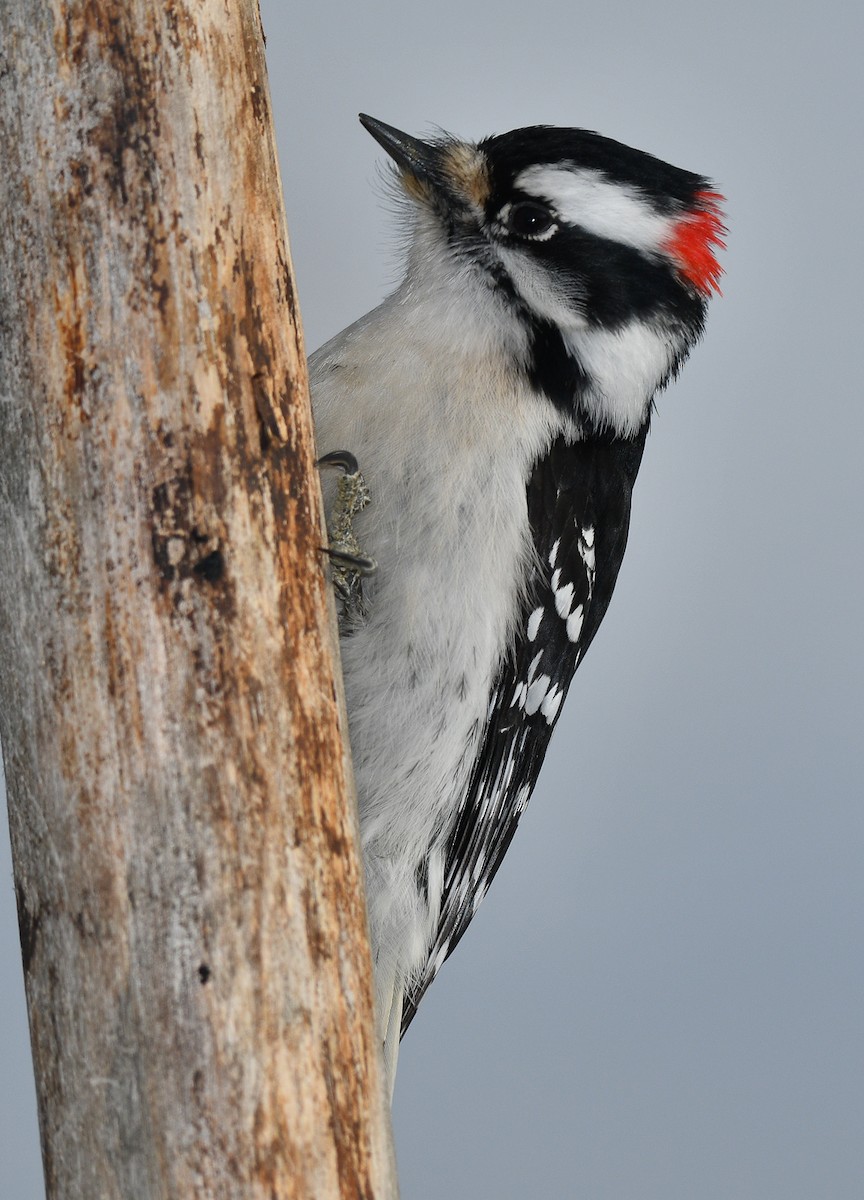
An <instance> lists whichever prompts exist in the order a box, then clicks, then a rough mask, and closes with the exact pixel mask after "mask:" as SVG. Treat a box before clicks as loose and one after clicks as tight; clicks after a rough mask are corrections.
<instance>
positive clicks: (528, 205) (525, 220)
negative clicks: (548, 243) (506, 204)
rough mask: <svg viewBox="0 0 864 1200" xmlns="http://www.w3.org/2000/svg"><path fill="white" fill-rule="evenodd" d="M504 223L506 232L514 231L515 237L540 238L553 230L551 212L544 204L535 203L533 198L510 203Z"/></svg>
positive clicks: (553, 221)
mask: <svg viewBox="0 0 864 1200" xmlns="http://www.w3.org/2000/svg"><path fill="white" fill-rule="evenodd" d="M505 224H506V226H507V231H508V233H515V234H516V235H517V237H527V238H540V237H542V236H543V235H544V234H550V235H551V233H554V231H555V230H554V226H555V218H554V217H553V215H552V213H551V212H550V211H549V209H548V208H547V207H546V205H545V204H537V203H536V201H534V200H523V201H521V202H520V203H519V204H511V205H510V210H509V212H508V213H507V218H506V221H505Z"/></svg>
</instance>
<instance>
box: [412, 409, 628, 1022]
mask: <svg viewBox="0 0 864 1200" xmlns="http://www.w3.org/2000/svg"><path fill="white" fill-rule="evenodd" d="M646 433H647V426H646V428H645V429H644V430H643V431H642V432H641V434H640V435H638V436H637V437H636V438H634V439H632V440H623V439H618V438H612V437H602V436H595V437H592V438H589V439H586V440H584V441H579V442H570V443H568V442H566V441H565V440H564V439H563V438H559V439H558V440H557V441H556V442H555V443H554V444H553V446H552V447H551V449H550V451H549V453H548V454H547V455H546V456H545V457H544V458H543V459H542V460H540V461H538V462H537V463H536V464H535V466H534V468H533V471H532V474H531V477H530V479H529V481H528V487H527V499H528V519H529V522H530V526H531V534H532V538H533V541H534V546H535V550H536V555H535V561H534V565H533V567H532V569H531V579H530V580H529V587H528V588H527V590H526V600H525V603H524V605H523V608H522V612H521V614H520V619H519V624H518V629H517V634H516V638H515V642H514V645H513V646H512V648H511V652H510V653H509V654H508V655H507V656H506V657H505V659H504V660H503V661H502V663H501V666H500V668H499V671H498V676H497V679H496V681H495V684H494V687H493V689H492V693H491V696H490V702H489V709H488V715H487V719H486V725H485V728H484V731H483V734H482V737H481V741H480V745H479V750H478V754H477V758H476V761H475V764H474V768H473V771H472V774H471V778H470V782H469V786H468V788H467V790H466V793H465V796H464V799H463V801H462V804H461V806H460V809H459V812H458V814H457V817H456V820H455V823H454V825H453V828H452V829H451V831H450V834H449V837H448V841H447V846H446V852H445V865H444V890H443V894H442V899H441V909H440V916H439V921H438V926H437V931H436V934H435V937H434V938H433V940H432V943H431V946H430V949H429V953H428V956H427V959H426V963H425V966H424V968H423V970H422V972H421V973H420V974H419V976H418V978H417V979H416V981H415V982H414V984H413V986H412V987H411V988H410V989H409V990H408V992H407V993H406V995H405V999H404V1007H403V1013H402V1033H403V1034H404V1033H405V1030H406V1029H407V1028H408V1026H409V1025H410V1023H411V1020H412V1018H413V1016H414V1014H415V1012H416V1011H417V1007H418V1005H419V1004H420V1001H421V1000H422V998H423V995H424V993H425V992H426V989H427V988H428V986H429V984H430V983H431V982H432V980H433V979H434V977H435V975H436V974H437V972H438V970H439V969H440V967H441V965H442V963H443V962H444V961H445V959H446V958H448V957H449V955H450V954H451V953H452V952H453V950H454V949H455V947H456V945H457V943H458V942H459V940H460V938H461V937H462V935H463V934H464V932H465V930H466V929H467V928H468V925H469V924H470V922H471V919H472V917H473V916H474V913H475V912H476V911H477V908H478V906H479V904H480V901H481V900H482V899H483V897H484V895H485V894H486V892H487V890H488V888H489V885H490V883H491V882H492V879H493V878H494V876H495V873H496V872H497V870H498V868H499V866H500V865H501V861H502V859H503V858H504V855H505V853H506V851H507V848H508V846H509V845H510V841H511V839H512V837H513V834H514V833H515V832H516V827H517V825H518V824H519V818H520V817H521V815H522V813H523V811H524V809H525V806H526V805H527V803H528V800H529V798H530V796H531V793H532V791H533V789H534V785H535V783H536V781H537V776H538V775H539V772H540V767H541V766H542V763H543V758H544V756H545V754H546V749H547V747H548V745H549V739H550V738H551V736H552V730H553V729H554V727H555V724H556V722H557V720H558V716H559V714H560V711H561V705H562V703H563V701H564V698H565V696H566V695H567V691H568V689H569V687H570V682H571V680H572V678H573V675H574V672H575V671H576V668H577V666H578V665H579V663H580V661H581V659H582V657H583V655H584V654H585V651H586V650H587V649H588V646H589V645H590V644H591V642H592V640H593V638H594V635H595V633H596V632H597V629H598V627H599V625H600V622H601V621H602V619H603V616H604V615H605V613H606V609H607V608H608V606H609V601H610V599H611V597H612V591H613V589H614V586H615V581H616V579H617V577H618V570H619V568H620V566H621V560H622V558H623V555H624V549H625V546H626V543H627V531H628V527H629V522H630V498H631V494H632V488H633V482H634V480H635V478H636V473H637V471H638V469H639V464H640V462H641V459H642V451H643V449H644V445H645V435H646Z"/></svg>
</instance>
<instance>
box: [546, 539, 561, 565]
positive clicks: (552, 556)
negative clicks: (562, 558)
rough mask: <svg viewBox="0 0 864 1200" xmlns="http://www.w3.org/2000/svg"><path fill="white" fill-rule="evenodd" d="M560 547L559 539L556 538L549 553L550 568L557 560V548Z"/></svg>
mask: <svg viewBox="0 0 864 1200" xmlns="http://www.w3.org/2000/svg"><path fill="white" fill-rule="evenodd" d="M560 545H561V539H560V538H558V539H557V541H556V542H555V545H554V546H553V547H552V549H551V550H550V551H549V566H550V567H554V566H555V560H556V559H557V558H558V547H559V546H560Z"/></svg>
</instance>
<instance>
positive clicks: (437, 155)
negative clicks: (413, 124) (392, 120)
mask: <svg viewBox="0 0 864 1200" xmlns="http://www.w3.org/2000/svg"><path fill="white" fill-rule="evenodd" d="M360 124H361V125H362V126H363V128H364V129H366V130H368V132H369V133H371V134H372V136H373V137H374V139H375V141H376V142H378V144H379V145H380V146H383V147H384V149H385V150H386V151H387V153H388V154H389V155H390V157H391V158H392V159H393V161H394V162H395V163H396V165H397V166H398V167H401V169H402V170H403V171H407V172H409V174H411V175H413V176H414V177H415V179H419V180H421V181H422V182H423V183H429V184H432V185H433V186H434V185H435V184H436V183H437V182H438V177H439V169H440V159H441V151H440V150H439V149H438V147H437V146H435V145H430V144H429V143H427V142H421V141H420V139H419V138H415V137H412V136H411V134H410V133H402V131H401V130H400V129H394V128H393V126H392V125H385V124H384V122H383V121H377V120H376V119H375V118H374V117H367V116H366V114H365V113H360Z"/></svg>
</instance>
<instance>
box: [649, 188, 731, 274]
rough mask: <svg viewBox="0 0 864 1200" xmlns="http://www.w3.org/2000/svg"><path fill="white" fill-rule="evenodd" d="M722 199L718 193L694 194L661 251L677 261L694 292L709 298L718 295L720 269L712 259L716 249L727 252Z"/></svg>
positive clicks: (717, 263)
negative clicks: (687, 208) (714, 293)
mask: <svg viewBox="0 0 864 1200" xmlns="http://www.w3.org/2000/svg"><path fill="white" fill-rule="evenodd" d="M723 200H724V197H723V196H721V195H720V193H719V192H697V193H696V195H695V196H694V197H693V201H694V204H693V208H691V209H690V210H689V211H688V212H687V213H685V215H684V216H683V217H681V218H680V219H679V220H678V221H676V222H675V225H674V226H673V229H672V233H671V234H670V235H669V238H668V239H667V241H666V244H665V246H664V250H666V251H667V253H669V254H671V255H672V257H673V258H675V259H677V260H678V264H679V266H680V268H681V274H682V275H683V276H684V277H685V278H686V279H688V280H689V281H690V283H692V284H693V286H694V287H695V288H696V291H697V292H701V293H702V295H703V296H710V295H711V293H712V292H716V293H717V295H718V296H719V295H721V292H720V287H719V283H720V276H721V275H722V274H723V268H722V267H721V266H720V264H719V262H718V261H717V257H716V255H715V248H716V247H719V248H720V249H721V250H725V249H726V243H725V242H724V241H723V235H724V233H725V232H726V226H725V225H724V224H723V209H722V208H721V207H720V206H721V204H722V203H723Z"/></svg>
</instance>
